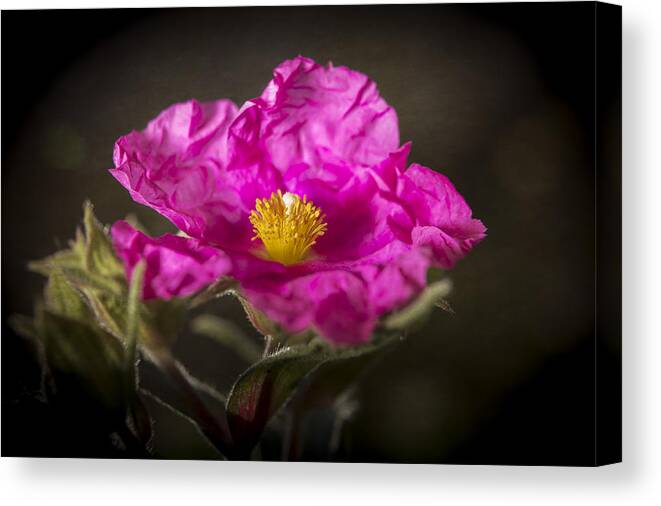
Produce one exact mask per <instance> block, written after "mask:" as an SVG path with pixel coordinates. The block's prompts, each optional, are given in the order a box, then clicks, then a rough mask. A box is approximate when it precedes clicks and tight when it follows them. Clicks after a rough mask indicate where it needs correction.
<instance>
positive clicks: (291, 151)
mask: <svg viewBox="0 0 661 506" xmlns="http://www.w3.org/2000/svg"><path fill="white" fill-rule="evenodd" d="M240 117H241V118H242V120H240V121H237V122H236V124H235V125H233V126H232V131H231V133H230V142H231V143H232V142H234V143H237V144H241V143H243V144H248V145H253V146H260V147H262V148H263V149H264V150H265V152H266V153H267V154H268V156H269V157H270V160H271V162H272V163H273V164H274V165H275V166H276V167H277V168H278V169H279V170H281V171H285V170H287V169H289V168H290V167H291V166H292V165H296V164H300V163H304V164H307V165H310V166H320V165H322V164H323V163H324V162H325V161H328V160H329V159H332V158H340V159H342V160H344V161H345V162H348V163H351V164H354V165H366V166H369V165H372V164H374V163H378V162H379V161H380V160H382V159H383V158H384V157H385V156H387V155H388V153H390V152H392V151H394V150H395V149H397V147H398V145H399V129H398V125H397V114H396V113H395V110H394V109H393V108H391V107H390V106H389V105H388V104H387V103H386V102H385V100H383V99H382V98H381V97H380V96H379V93H378V90H377V88H376V85H375V84H374V82H373V81H371V80H370V79H369V78H368V77H367V76H366V75H364V74H361V73H360V72H356V71H354V70H350V69H348V68H346V67H333V66H332V64H328V66H326V67H324V66H321V65H318V64H317V63H315V62H314V61H313V60H310V59H309V58H304V57H302V56H299V57H297V58H294V59H293V60H287V61H285V62H283V63H282V64H280V65H279V66H278V67H277V68H276V69H275V70H274V72H273V80H272V81H271V82H270V83H269V84H268V86H267V87H266V89H265V90H264V92H263V93H262V95H261V97H259V98H256V99H254V100H252V101H249V102H247V103H246V104H245V105H244V107H243V108H242V111H241V113H240ZM258 140H259V141H260V142H261V143H262V144H257V141H258Z"/></svg>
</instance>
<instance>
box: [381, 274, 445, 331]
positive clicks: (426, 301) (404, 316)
mask: <svg viewBox="0 0 661 506" xmlns="http://www.w3.org/2000/svg"><path fill="white" fill-rule="evenodd" d="M451 290H452V283H451V282H450V280H449V279H443V280H441V281H436V282H435V283H431V284H430V285H428V286H427V288H425V290H424V291H423V292H422V293H421V294H420V295H419V296H418V298H417V299H415V300H414V301H413V302H412V303H410V304H409V305H408V306H406V307H405V308H404V309H402V310H400V311H398V312H396V313H393V314H391V315H389V316H388V317H387V318H386V319H385V321H384V322H383V327H384V328H385V329H387V330H394V331H398V330H404V329H408V328H410V327H412V326H415V325H416V324H419V323H420V322H422V321H424V319H425V318H427V317H428V316H429V315H430V314H431V312H432V310H433V309H434V307H438V304H439V302H440V301H442V300H443V297H445V296H447V295H448V294H449V293H450V291H451Z"/></svg>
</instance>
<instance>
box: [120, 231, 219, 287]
mask: <svg viewBox="0 0 661 506" xmlns="http://www.w3.org/2000/svg"><path fill="white" fill-rule="evenodd" d="M111 234H112V240H113V246H114V248H115V251H116V252H117V254H118V256H119V257H120V258H121V259H122V261H123V262H124V267H125V269H126V275H127V278H128V279H131V276H132V274H133V269H134V268H135V266H136V264H137V263H138V262H139V261H140V260H145V262H146V270H145V281H144V287H143V291H142V298H143V299H145V300H147V299H154V298H159V299H166V300H167V299H171V298H173V297H184V296H186V295H191V294H193V293H195V292H197V291H199V290H201V289H202V288H204V287H205V286H207V285H209V284H211V283H213V282H214V281H216V280H217V279H218V278H220V277H221V276H223V275H225V274H227V273H228V272H229V271H230V267H231V262H230V260H229V258H228V257H227V255H225V253H223V252H222V251H221V250H219V249H216V248H212V247H209V246H202V245H200V243H199V242H198V241H197V240H195V239H188V238H185V237H178V236H174V235H171V234H166V235H163V236H161V237H149V236H147V235H145V234H143V233H142V232H140V231H138V230H135V229H134V228H133V227H132V226H131V225H130V224H129V223H127V222H126V221H118V222H116V223H115V224H114V225H113V226H112V229H111Z"/></svg>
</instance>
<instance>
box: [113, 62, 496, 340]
mask: <svg viewBox="0 0 661 506" xmlns="http://www.w3.org/2000/svg"><path fill="white" fill-rule="evenodd" d="M409 150H410V144H406V145H404V146H401V147H400V146H399V132H398V126H397V116H396V113H395V111H394V109H392V108H391V107H390V106H389V105H388V104H387V103H386V102H385V101H384V100H383V99H382V98H381V97H380V96H379V94H378V92H377V89H376V86H375V84H374V83H373V82H372V81H370V80H369V78H368V77H367V76H365V75H364V74H361V73H359V72H356V71H353V70H349V69H347V68H345V67H333V66H332V65H330V64H329V65H328V66H326V67H323V66H320V65H318V64H316V63H315V62H313V61H312V60H310V59H307V58H303V57H297V58H295V59H293V60H289V61H286V62H284V63H282V64H281V65H279V66H278V67H277V68H276V69H275V71H274V77H273V80H272V81H271V82H270V83H269V84H268V85H267V87H266V89H265V90H264V92H263V93H262V95H261V96H260V97H258V98H255V99H253V100H249V101H248V102H246V103H245V104H244V105H243V106H242V107H241V108H240V109H239V110H237V108H236V107H235V106H234V104H232V103H231V102H229V101H227V100H219V101H217V102H212V103H207V104H200V103H198V102H196V101H194V100H191V101H189V102H186V103H183V104H176V105H173V106H171V107H169V108H168V109H166V110H165V111H163V112H162V113H161V114H160V115H159V116H158V117H157V118H156V119H155V120H153V121H152V122H150V123H149V125H148V126H147V128H146V129H145V130H144V131H142V132H135V131H134V132H132V133H130V134H128V135H126V136H124V137H121V138H120V139H119V140H118V141H117V143H116V146H115V153H114V162H115V168H114V169H111V171H110V172H111V173H112V174H113V176H114V177H115V178H116V179H117V180H118V181H119V182H120V183H121V184H122V185H124V186H125V187H126V188H127V189H128V190H129V192H130V193H131V196H132V197H133V199H134V200H135V201H136V202H139V203H141V204H144V205H147V206H150V207H152V208H153V209H155V210H156V211H158V212H159V213H161V214H162V215H164V216H165V217H167V218H168V219H170V220H171V221H172V222H173V223H174V224H175V225H176V226H177V227H178V228H179V229H180V230H181V231H183V232H185V234H186V235H187V236H189V238H183V237H175V236H171V235H166V236H162V237H160V238H148V237H146V236H144V235H143V234H141V233H140V232H137V231H134V230H132V229H131V227H130V225H128V224H127V223H126V222H118V223H116V224H115V225H114V226H113V228H112V235H113V241H114V245H115V248H116V250H117V251H118V253H119V255H120V257H121V258H122V260H123V261H124V263H125V265H126V269H127V274H128V275H129V276H130V274H131V272H132V269H133V267H134V266H135V264H136V263H137V262H138V261H139V259H140V258H146V259H147V271H146V279H145V286H144V290H143V297H144V298H145V299H148V298H151V297H160V298H166V299H167V298H170V297H174V296H185V295H189V294H191V293H193V292H195V291H197V290H199V289H201V288H203V287H204V286H206V285H208V284H210V283H212V282H213V281H214V280H215V279H217V278H218V277H220V276H223V275H226V276H231V277H233V278H235V279H236V280H237V281H238V282H239V284H240V289H241V291H242V293H243V294H244V295H245V297H247V298H248V300H249V301H250V302H251V304H253V305H254V306H255V307H256V308H258V309H260V310H261V311H263V312H264V313H265V314H266V315H267V316H268V317H269V318H271V319H272V320H273V321H275V322H276V323H278V324H280V325H281V326H283V327H284V328H285V329H286V330H288V331H289V332H292V333H296V332H300V331H302V330H305V329H309V328H313V329H314V330H316V331H317V332H318V333H319V334H321V335H322V336H324V337H326V338H327V339H329V340H330V341H332V342H335V343H360V342H365V341H367V340H369V338H370V335H371V334H372V332H373V330H374V327H375V324H376V322H377V320H378V318H379V317H381V316H382V315H384V314H385V313H388V312H390V311H392V310H394V309H396V308H398V307H401V306H402V305H404V304H406V303H407V302H409V301H410V300H411V299H412V298H413V297H415V296H416V295H417V294H418V293H419V292H420V291H421V290H422V289H423V288H424V286H425V277H426V272H427V270H428V268H429V267H431V266H436V267H442V268H445V269H449V268H452V267H453V266H454V264H455V263H456V261H457V260H459V259H460V258H462V257H463V256H464V255H465V254H466V253H468V252H469V251H470V250H471V248H472V247H473V245H474V244H476V243H477V242H479V241H480V240H481V239H482V238H483V237H484V235H485V230H486V229H485V227H484V226H483V225H482V223H481V222H480V221H479V220H476V219H473V218H472V216H471V210H470V208H469V207H468V205H467V204H466V202H465V201H464V199H463V198H462V197H461V195H460V194H459V193H458V192H457V190H456V189H455V188H454V186H452V184H451V183H450V181H449V180H448V179H447V178H446V177H444V176H442V175H440V174H438V173H437V172H434V171H433V170H431V169H428V168H425V167H422V166H420V165H416V164H414V165H411V166H410V167H409V168H408V169H407V168H406V166H407V162H406V160H407V157H408V154H409Z"/></svg>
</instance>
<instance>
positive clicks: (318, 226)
mask: <svg viewBox="0 0 661 506" xmlns="http://www.w3.org/2000/svg"><path fill="white" fill-rule="evenodd" d="M325 218H326V217H325V216H324V214H323V213H322V212H321V209H319V208H318V207H317V206H315V205H314V204H313V203H312V202H310V201H308V199H307V197H306V196H305V195H304V196H303V198H302V199H301V198H300V197H299V196H298V195H295V194H293V193H289V192H287V193H285V194H284V195H283V194H282V192H281V191H280V190H278V193H272V194H271V198H268V199H257V201H256V202H255V209H254V210H253V211H252V212H251V213H250V223H252V226H253V232H255V237H253V238H252V240H253V241H254V240H255V239H260V240H261V241H262V243H263V244H264V248H265V249H266V253H267V254H268V256H269V258H271V260H275V261H276V262H280V263H281V264H284V265H291V264H295V263H297V262H300V261H301V260H304V259H305V256H306V255H307V253H308V251H309V250H310V248H311V247H312V246H313V245H314V244H315V243H316V242H317V238H318V237H320V236H322V235H324V232H326V222H325V221H324V219H325Z"/></svg>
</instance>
